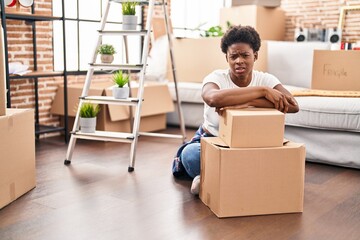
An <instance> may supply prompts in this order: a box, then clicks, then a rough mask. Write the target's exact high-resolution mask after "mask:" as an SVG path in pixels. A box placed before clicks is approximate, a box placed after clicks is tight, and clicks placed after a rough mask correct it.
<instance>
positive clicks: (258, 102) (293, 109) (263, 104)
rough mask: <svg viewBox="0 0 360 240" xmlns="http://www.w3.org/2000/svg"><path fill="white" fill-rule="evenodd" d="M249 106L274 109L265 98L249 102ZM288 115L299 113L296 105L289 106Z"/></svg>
mask: <svg viewBox="0 0 360 240" xmlns="http://www.w3.org/2000/svg"><path fill="white" fill-rule="evenodd" d="M249 106H251V107H257V108H275V105H274V104H273V103H272V102H270V101H269V100H267V99H266V98H258V99H254V100H252V101H250V102H249ZM288 107H289V108H288V111H287V112H288V113H296V112H298V111H299V108H298V106H297V105H293V104H291V103H290V104H289V106H288Z"/></svg>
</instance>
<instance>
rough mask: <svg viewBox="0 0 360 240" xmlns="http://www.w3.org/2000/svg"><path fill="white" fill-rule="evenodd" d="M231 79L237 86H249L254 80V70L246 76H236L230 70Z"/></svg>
mask: <svg viewBox="0 0 360 240" xmlns="http://www.w3.org/2000/svg"><path fill="white" fill-rule="evenodd" d="M230 79H231V81H232V82H233V83H234V84H235V85H236V86H239V87H247V86H248V85H249V84H250V82H251V80H252V71H251V72H250V73H249V74H248V75H244V76H236V75H234V74H233V73H231V72H230Z"/></svg>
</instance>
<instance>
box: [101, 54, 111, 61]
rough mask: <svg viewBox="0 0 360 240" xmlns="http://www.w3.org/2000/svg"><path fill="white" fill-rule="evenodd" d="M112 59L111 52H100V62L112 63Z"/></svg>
mask: <svg viewBox="0 0 360 240" xmlns="http://www.w3.org/2000/svg"><path fill="white" fill-rule="evenodd" d="M113 61H114V55H112V54H101V62H102V63H112V62H113Z"/></svg>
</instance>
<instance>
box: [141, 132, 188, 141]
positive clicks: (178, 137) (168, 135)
mask: <svg viewBox="0 0 360 240" xmlns="http://www.w3.org/2000/svg"><path fill="white" fill-rule="evenodd" d="M139 136H149V137H163V138H176V139H183V138H184V136H182V135H177V134H167V133H155V132H139Z"/></svg>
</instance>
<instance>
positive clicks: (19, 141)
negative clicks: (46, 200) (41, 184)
mask: <svg viewBox="0 0 360 240" xmlns="http://www.w3.org/2000/svg"><path fill="white" fill-rule="evenodd" d="M34 132H35V130H34V110H32V109H6V115H5V116H1V117H0V136H1V137H0V152H1V158H0V208H2V207H4V206H6V205H7V204H9V203H11V202H12V201H14V200H16V199H17V198H19V197H20V196H21V195H23V194H25V193H26V192H28V191H29V190H31V189H33V188H34V187H35V185H36V180H35V135H34Z"/></svg>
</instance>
